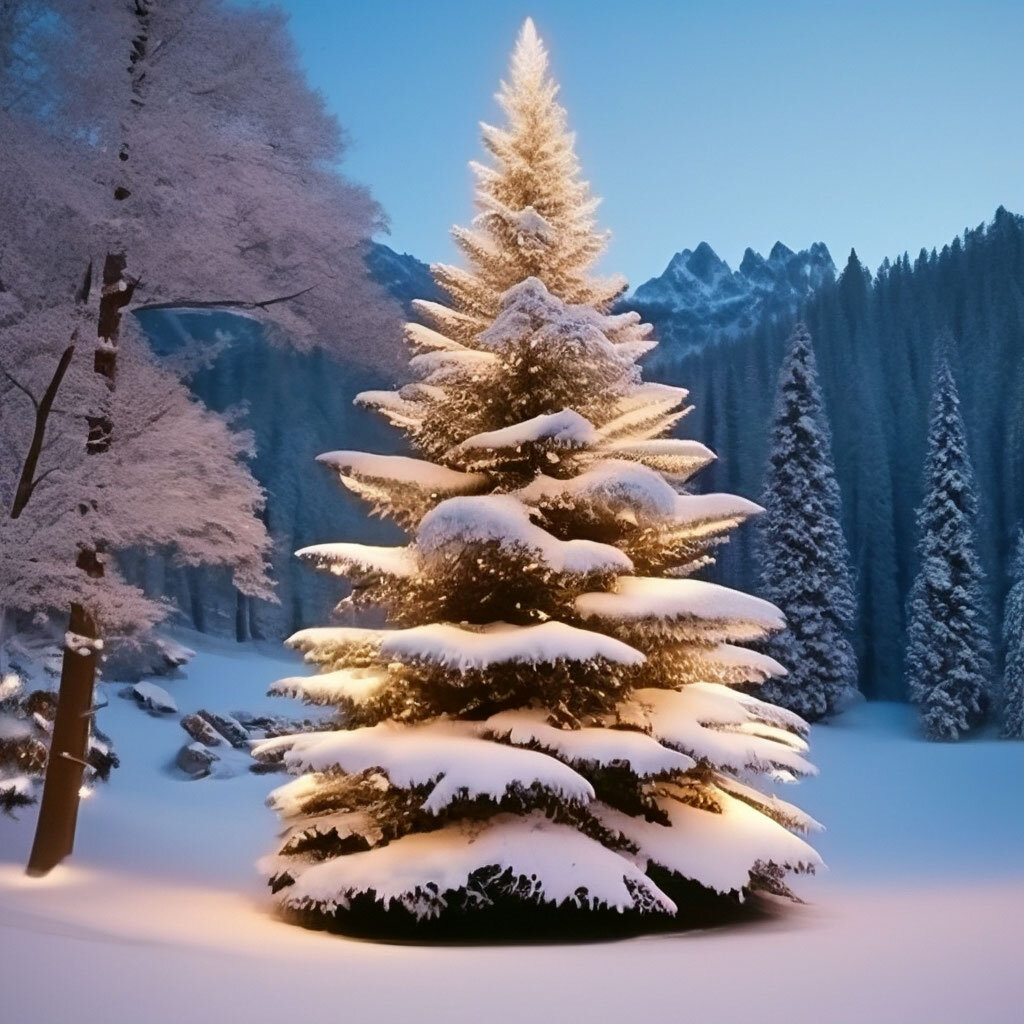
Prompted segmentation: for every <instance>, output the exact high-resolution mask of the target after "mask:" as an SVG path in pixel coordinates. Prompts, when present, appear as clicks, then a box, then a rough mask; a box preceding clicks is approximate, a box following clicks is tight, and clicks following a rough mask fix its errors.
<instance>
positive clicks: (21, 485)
mask: <svg viewBox="0 0 1024 1024" xmlns="http://www.w3.org/2000/svg"><path fill="white" fill-rule="evenodd" d="M77 337H78V332H77V331H76V332H75V334H73V335H72V336H71V344H70V345H68V347H67V348H66V349H64V353H63V355H62V356H61V357H60V361H59V362H58V363H57V368H56V369H55V370H54V371H53V376H52V377H51V378H50V383H49V384H47V386H46V390H45V391H44V392H43V397H42V398H41V399H40V400H39V401H38V402H37V401H36V400H35V398H32V396H31V395H29V397H30V398H32V403H33V405H35V408H36V421H35V426H34V427H33V429H32V440H31V442H30V443H29V446H28V452H27V453H26V455H25V461H24V462H23V463H22V466H21V475H20V476H19V477H18V488H17V490H16V491H15V492H14V501H13V503H12V504H11V519H17V518H18V516H20V515H21V513H22V512H23V511H24V509H25V506H26V505H27V504H28V503H29V499H30V498H31V497H32V492H33V491H34V490H35V489H36V487H37V486H38V484H39V482H40V480H42V479H43V477H42V476H40V477H37V476H36V470H37V469H38V468H39V456H40V453H41V452H42V450H43V440H44V438H45V437H46V424H47V421H48V420H49V418H50V409H51V408H52V407H53V402H54V399H55V398H56V397H57V392H58V391H59V390H60V386H61V383H62V382H63V380H64V374H66V373H67V372H68V367H69V366H70V365H71V358H72V356H74V354H75V342H76V341H77ZM3 372H4V375H5V376H7V377H8V379H11V378H10V374H8V373H7V371H6V370H5V371H3ZM18 386H19V387H20V386H21V385H18ZM22 390H23V391H24V390H25V389H24V388H22ZM26 393H27V392H26ZM45 475H46V474H44V476H45Z"/></svg>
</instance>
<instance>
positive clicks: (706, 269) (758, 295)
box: [626, 242, 836, 362]
mask: <svg viewBox="0 0 1024 1024" xmlns="http://www.w3.org/2000/svg"><path fill="white" fill-rule="evenodd" d="M835 271H836V268H835V265H834V264H833V262H832V257H831V255H829V251H828V248H827V247H826V246H825V244H824V243H823V242H815V243H814V245H812V246H811V247H810V248H809V249H803V250H801V251H799V252H794V251H793V250H792V249H790V248H789V247H788V246H787V245H784V244H783V243H782V242H776V243H775V244H774V245H773V246H772V248H771V250H770V252H769V254H768V258H767V259H766V258H765V257H764V256H762V255H761V254H760V253H759V252H757V251H756V250H754V249H751V248H748V249H746V250H745V251H744V253H743V259H742V260H741V261H740V265H739V269H738V270H735V271H734V270H731V269H730V268H729V265H728V264H727V263H726V262H725V261H724V260H723V259H722V258H721V257H720V256H719V255H718V254H717V253H716V252H715V250H714V249H713V248H712V247H711V246H710V245H709V244H708V243H707V242H701V243H700V244H699V245H698V246H697V247H696V248H695V249H692V250H691V249H683V250H682V251H681V252H678V253H676V255H675V256H673V257H672V259H671V261H670V262H669V265H668V266H667V267H666V268H665V272H664V273H663V274H662V275H661V276H660V277H655V278H652V279H651V280H650V281H646V282H645V283H644V284H642V285H640V287H639V288H637V289H636V291H635V292H634V293H633V296H632V298H631V299H630V300H628V301H627V303H626V305H628V306H630V307H631V308H635V309H636V310H637V311H638V312H640V313H641V315H643V316H644V317H645V319H648V320H650V321H651V322H652V323H654V325H655V327H656V328H657V331H658V335H659V337H660V338H661V342H662V348H661V349H660V350H659V352H660V354H661V355H662V356H666V355H671V354H672V352H673V351H678V350H679V349H686V348H694V347H701V346H703V345H704V344H707V343H709V342H715V341H717V340H719V339H721V338H726V337H735V336H737V335H739V334H742V333H743V332H744V331H748V330H751V329H752V328H753V326H754V325H755V324H757V323H760V322H762V321H763V320H764V319H765V318H766V317H768V318H775V319H782V318H789V319H791V318H793V317H794V316H796V315H797V313H798V312H799V310H800V309H801V307H802V306H803V304H804V302H805V301H806V300H807V298H808V297H809V296H810V295H811V294H813V293H814V292H815V291H816V290H817V289H818V288H819V287H820V286H821V284H822V283H823V282H824V281H825V279H826V278H827V277H830V276H834V275H835ZM657 358H658V356H657V354H656V355H655V356H654V358H653V360H652V361H653V362H656V361H657Z"/></svg>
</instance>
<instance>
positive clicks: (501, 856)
mask: <svg viewBox="0 0 1024 1024" xmlns="http://www.w3.org/2000/svg"><path fill="white" fill-rule="evenodd" d="M481 868H493V869H496V872H497V873H498V874H501V873H504V872H506V871H509V872H511V874H512V875H513V884H516V883H518V882H519V880H520V879H522V880H523V881H524V882H527V881H528V884H529V887H530V890H531V891H532V894H533V899H534V900H535V901H536V902H538V903H549V904H555V905H560V904H563V903H568V904H570V905H572V906H577V907H599V906H603V907H610V908H613V909H616V910H647V911H652V910H653V911H657V912H662V913H669V914H671V913H675V910H676V907H675V904H674V903H673V902H672V901H671V900H670V899H669V898H668V897H667V896H666V895H665V894H664V893H663V892H662V891H661V890H660V889H658V887H657V886H656V885H655V884H654V883H653V882H652V881H651V880H650V879H649V878H647V876H646V875H644V873H643V872H642V871H641V870H640V869H639V868H638V867H637V866H636V865H635V864H633V863H632V862H631V861H630V860H628V859H627V858H626V857H623V856H622V855H620V854H618V853H615V852H614V851H612V850H609V849H606V848H605V847H604V846H602V845H601V844H600V843H599V842H597V841H596V840H594V839H589V838H587V837H586V836H584V835H582V834H581V833H580V832H578V831H577V830H576V829H575V828H574V827H572V826H570V825H559V824H555V823H554V822H551V821H550V820H548V818H546V817H545V816H544V815H543V814H540V813H537V812H535V813H533V814H529V815H524V816H513V815H498V816H496V817H494V818H492V819H490V820H489V821H487V822H484V823H479V822H469V821H467V822H459V823H456V824H452V825H448V826H446V827H445V828H442V829H438V830H437V831H434V832H421V833H414V834H412V835H407V836H403V837H402V838H401V839H398V840H396V841H395V842H392V843H388V845H387V846H382V847H378V848H376V849H373V850H368V851H365V852H363V853H354V854H350V855H349V856H346V857H336V858H334V859H333V860H329V861H326V862H323V863H320V864H315V865H313V866H312V867H309V868H307V869H306V870H305V871H303V872H302V873H301V874H300V876H299V878H298V879H297V881H296V882H295V884H294V885H292V886H289V887H288V888H287V889H286V890H284V892H283V893H282V897H283V898H282V902H283V903H284V904H285V905H286V906H290V907H306V906H316V907H322V908H325V909H327V910H333V909H336V908H339V907H341V908H344V907H347V906H348V905H349V900H350V899H351V897H352V896H354V895H355V894H356V893H361V892H368V891H372V892H373V893H374V894H375V896H376V898H377V900H378V901H379V902H380V903H382V904H383V905H384V906H385V907H390V906H391V905H392V904H395V903H397V904H400V905H401V906H404V907H405V908H406V909H408V910H409V911H411V912H412V913H414V914H415V915H416V916H417V917H421V918H429V917H433V916H436V915H438V914H439V913H441V911H442V910H444V908H445V906H446V899H447V896H448V894H449V893H452V892H454V891H457V890H461V889H465V888H466V887H467V886H468V885H469V882H470V877H471V876H472V875H473V874H474V872H476V871H478V870H480V869H481ZM517 891H518V888H517Z"/></svg>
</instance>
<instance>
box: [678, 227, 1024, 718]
mask: <svg viewBox="0 0 1024 1024" xmlns="http://www.w3.org/2000/svg"><path fill="white" fill-rule="evenodd" d="M802 315H803V318H804V320H805V321H806V323H807V325H808V327H809V328H810V331H811V334H812V336H813V339H814V346H815V350H816V355H817V359H818V366H819V371H820V375H821V383H822V387H823V390H824V393H825V401H826V406H827V409H828V414H829V419H830V421H831V428H832V435H833V446H834V451H835V458H836V469H837V475H838V479H839V484H840V488H841V491H842V497H843V526H844V529H845V531H846V535H847V538H848V541H849V546H850V551H851V554H852V558H853V562H854V568H855V571H856V576H857V583H856V586H857V599H858V618H857V631H856V636H855V641H856V647H857V652H858V655H859V659H860V684H861V688H862V689H863V691H864V692H865V693H866V694H867V695H868V696H869V697H876V698H882V699H902V698H903V697H904V696H905V694H904V686H903V679H902V676H903V672H902V652H903V649H904V641H905V628H906V623H905V602H906V596H907V593H908V590H909V587H910V583H911V580H912V578H913V573H914V569H915V565H914V558H915V555H914V541H915V536H914V508H915V506H916V505H917V504H918V503H919V501H920V498H921V470H922V463H923V459H924V451H925V435H926V429H927V412H928V402H929V397H930V387H931V380H932V369H933V360H934V356H935V353H936V351H937V345H938V342H939V339H940V336H941V335H942V334H943V332H945V331H948V332H950V333H951V334H952V338H953V341H954V345H953V357H954V364H955V365H954V370H955V373H956V376H957V378H958V382H959V387H960V394H961V398H962V400H963V409H964V416H965V420H966V425H967V431H968V441H969V444H970V450H971V456H972V458H973V461H974V466H975V470H976V473H977V481H978V497H979V502H980V522H979V529H978V533H979V537H978V542H979V548H980V552H981V556H982V560H983V563H984V567H985V570H986V576H987V580H986V584H987V590H988V594H987V596H988V598H989V600H990V602H991V611H992V613H993V615H992V620H991V622H992V635H993V639H995V637H996V635H997V630H996V627H995V623H997V622H998V620H999V616H1000V614H1001V611H1002V605H1003V601H1004V600H1005V596H1006V592H1007V590H1008V588H1009V586H1010V582H1011V581H1010V579H1009V572H1008V562H1009V553H1010V549H1011V545H1012V540H1013V533H1014V528H1015V526H1017V525H1018V524H1020V522H1021V521H1022V519H1024V218H1022V217H1020V216H1017V215H1014V214H1010V213H1008V212H1007V211H1006V210H1004V209H1002V208H1000V209H999V210H998V211H997V212H996V215H995V218H994V220H993V221H992V222H991V223H990V224H988V225H981V226H979V227H977V228H975V229H973V230H967V231H965V232H964V234H963V236H961V237H958V238H956V239H954V240H953V242H952V243H951V244H949V245H947V246H945V247H944V248H943V249H942V251H941V252H938V251H935V250H932V251H931V252H926V251H922V252H921V253H920V255H919V256H918V257H917V258H916V259H911V258H910V257H909V256H906V255H904V256H902V257H900V258H899V259H897V260H896V261H895V262H892V263H890V262H889V261H888V260H887V261H886V262H885V263H884V264H883V265H882V267H881V268H880V269H879V271H878V273H877V274H875V275H874V276H872V275H871V274H870V273H869V271H868V270H867V269H866V268H864V267H863V266H862V264H861V263H860V261H859V260H858V259H857V257H856V255H855V254H853V253H851V255H850V258H849V260H848V262H847V264H846V266H845V267H844V269H843V271H842V272H841V273H840V274H839V276H838V279H837V280H834V281H832V280H830V281H827V282H826V283H825V284H824V285H823V286H822V287H821V288H820V289H819V291H818V292H817V293H816V295H815V296H814V297H813V298H812V299H811V301H810V302H809V303H808V304H807V307H806V308H805V309H804V310H803V312H802ZM791 327H792V324H791V323H785V322H772V323H769V324H766V325H762V326H760V327H759V328H757V329H755V330H754V331H752V332H750V333H749V334H747V335H744V336H743V337H741V338H738V339H736V340H735V341H731V342H721V343H719V344H716V345H712V346H707V347H704V348H702V349H697V350H691V351H689V352H687V353H683V354H681V355H680V356H679V357H678V358H676V359H675V360H673V361H671V362H667V363H665V364H664V365H665V369H664V370H663V372H662V376H663V377H664V378H666V379H668V380H669V381H670V382H671V383H678V384H682V385H685V386H686V387H688V388H689V389H690V392H691V397H692V401H693V402H694V404H695V405H696V409H695V410H694V412H693V413H692V414H691V416H690V417H688V418H687V420H685V421H684V432H685V433H687V434H688V435H691V436H694V437H699V438H700V439H701V440H703V441H704V442H705V443H707V444H709V445H710V446H711V447H712V448H713V449H715V450H716V451H717V452H718V454H719V461H718V462H717V463H716V464H715V465H714V466H712V467H710V468H709V469H708V470H707V471H706V473H705V474H704V476H703V480H702V486H704V487H706V488H707V489H713V490H730V491H736V492H737V493H739V494H744V495H749V496H754V497H756V496H757V495H759V494H760V493H761V488H762V481H763V477H764V468H765V463H766V459H767V454H768V453H767V445H768V431H767V424H768V423H769V422H770V418H771V413H772V408H773V404H774V401H775V387H776V377H777V373H778V368H779V365H780V363H781V361H782V355H783V351H784V347H785V341H786V338H787V337H788V335H789V332H790V329H791ZM756 546H757V538H756V531H755V530H749V529H748V530H747V531H745V532H743V535H742V536H741V537H739V538H737V539H735V540H734V541H733V543H732V544H731V545H730V547H729V548H728V549H727V550H726V551H725V552H724V553H723V555H722V558H721V559H720V565H719V568H718V574H719V576H720V578H722V579H723V580H724V581H726V582H729V583H731V584H732V585H734V586H741V587H754V586H756V581H757V570H758V559H757V552H756Z"/></svg>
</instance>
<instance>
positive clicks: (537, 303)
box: [477, 277, 625, 365]
mask: <svg viewBox="0 0 1024 1024" xmlns="http://www.w3.org/2000/svg"><path fill="white" fill-rule="evenodd" d="M500 309H501V311H500V312H499V313H498V316H497V317H496V318H495V320H494V323H492V324H491V326H490V327H488V328H487V330H485V331H482V332H481V333H480V334H479V335H477V341H478V342H479V344H481V345H482V346H484V347H485V348H487V349H489V350H491V351H495V352H497V351H501V350H502V349H505V348H507V347H508V346H509V345H514V344H518V343H521V342H523V341H524V340H526V339H531V340H532V341H534V342H535V343H536V342H538V341H539V342H542V343H544V342H547V343H549V344H560V343H566V342H569V343H571V345H572V347H573V350H574V351H575V352H577V353H579V354H580V355H584V354H587V355H592V356H596V357H598V358H605V359H612V360H616V361H620V362H622V354H621V353H619V352H617V351H616V346H615V344H614V343H613V342H612V341H611V340H610V339H609V338H608V336H607V333H606V332H608V331H614V330H615V329H616V328H617V327H618V328H619V329H620V330H621V325H620V324H616V323H613V322H611V321H610V320H609V318H607V317H606V316H605V315H604V314H602V313H599V312H598V311H597V310H596V309H594V308H593V307H592V306H588V305H572V304H570V303H567V302H563V301H562V300H561V299H559V298H558V297H556V296H554V295H552V294H551V292H549V291H548V289H547V287H546V286H545V285H544V282H543V281H541V280H540V279H539V278H536V277H528V278H526V279H525V280H524V281H520V282H519V283H518V284H515V285H513V286H512V287H511V288H509V289H508V290H507V291H506V292H504V294H503V295H502V296H501V302H500ZM623 365H625V364H624V362H623Z"/></svg>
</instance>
